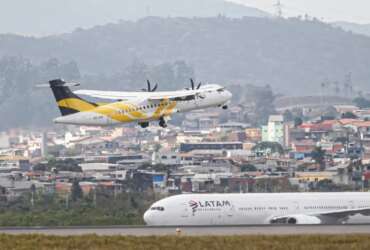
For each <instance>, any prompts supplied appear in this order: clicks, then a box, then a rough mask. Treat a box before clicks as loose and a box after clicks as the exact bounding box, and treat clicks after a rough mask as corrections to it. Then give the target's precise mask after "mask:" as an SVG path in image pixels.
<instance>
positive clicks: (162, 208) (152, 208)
mask: <svg viewBox="0 0 370 250" xmlns="http://www.w3.org/2000/svg"><path fill="white" fill-rule="evenodd" d="M150 210H158V211H164V207H151V208H150Z"/></svg>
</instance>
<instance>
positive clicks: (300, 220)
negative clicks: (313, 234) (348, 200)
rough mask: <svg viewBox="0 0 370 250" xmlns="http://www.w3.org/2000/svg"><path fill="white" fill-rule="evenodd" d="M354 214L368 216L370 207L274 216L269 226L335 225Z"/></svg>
mask: <svg viewBox="0 0 370 250" xmlns="http://www.w3.org/2000/svg"><path fill="white" fill-rule="evenodd" d="M356 214H361V215H370V207H365V208H357V209H342V210H333V211H326V212H322V213H312V214H293V215H284V216H275V217H273V218H271V219H270V220H269V223H271V224H322V223H335V222H338V221H339V220H346V219H347V218H348V217H349V216H353V215H356Z"/></svg>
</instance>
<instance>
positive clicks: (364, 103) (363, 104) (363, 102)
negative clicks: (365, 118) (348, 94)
mask: <svg viewBox="0 0 370 250" xmlns="http://www.w3.org/2000/svg"><path fill="white" fill-rule="evenodd" d="M353 103H354V104H355V105H356V106H357V107H359V108H360V109H367V108H370V100H368V99H366V98H364V97H357V98H355V99H354V100H353Z"/></svg>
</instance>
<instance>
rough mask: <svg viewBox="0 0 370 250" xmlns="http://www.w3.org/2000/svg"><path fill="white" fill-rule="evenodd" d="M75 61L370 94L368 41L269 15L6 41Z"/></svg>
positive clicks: (155, 22)
mask: <svg viewBox="0 0 370 250" xmlns="http://www.w3.org/2000/svg"><path fill="white" fill-rule="evenodd" d="M13 55H16V56H22V57H24V58H29V59H31V61H32V62H33V63H40V62H43V61H45V60H48V59H49V58H53V57H54V58H57V59H60V60H62V61H65V62H69V61H75V62H77V64H78V66H79V69H80V71H81V72H82V74H102V73H104V74H107V75H109V74H113V73H116V72H119V71H120V70H122V69H123V68H125V67H127V66H129V65H132V64H133V63H134V62H142V63H145V64H148V65H159V64H162V63H167V62H171V63H172V62H176V61H184V62H186V63H187V64H189V65H191V66H192V67H193V69H194V70H195V74H196V76H197V77H198V78H199V79H202V80H204V81H211V82H220V83H229V84H231V83H241V84H244V83H251V84H257V85H266V84H270V85H271V86H272V87H273V88H274V89H279V91H282V92H284V91H288V93H290V94H308V93H311V94H318V93H319V92H320V89H319V86H320V84H321V82H322V81H323V80H325V79H328V80H329V81H339V82H340V81H342V80H343V78H344V76H345V75H346V74H347V73H348V72H352V76H353V80H354V85H355V86H357V87H362V88H365V89H369V80H370V71H369V70H368V65H370V38H367V37H365V36H359V35H355V34H352V33H350V32H345V31H343V30H341V29H340V28H333V27H332V26H331V25H328V24H325V23H321V22H319V21H302V20H298V19H289V20H285V19H282V20H276V19H263V18H243V19H229V18H224V17H218V18H194V19H186V18H154V17H152V18H145V19H142V20H140V21H138V22H129V21H121V22H119V23H116V24H109V25H105V26H97V27H94V28H92V29H86V30H77V31H75V32H73V33H71V34H65V35H61V36H53V37H46V38H38V39H36V38H26V37H21V36H14V35H2V36H0V57H1V56H13Z"/></svg>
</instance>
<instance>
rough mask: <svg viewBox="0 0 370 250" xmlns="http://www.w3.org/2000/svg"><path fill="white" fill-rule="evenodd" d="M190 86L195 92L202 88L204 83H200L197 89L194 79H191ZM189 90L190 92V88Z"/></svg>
mask: <svg viewBox="0 0 370 250" xmlns="http://www.w3.org/2000/svg"><path fill="white" fill-rule="evenodd" d="M190 84H191V89H192V90H195V89H200V87H201V86H202V83H201V82H199V83H198V85H197V87H195V83H194V80H193V78H190ZM186 89H187V90H190V89H189V88H186Z"/></svg>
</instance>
